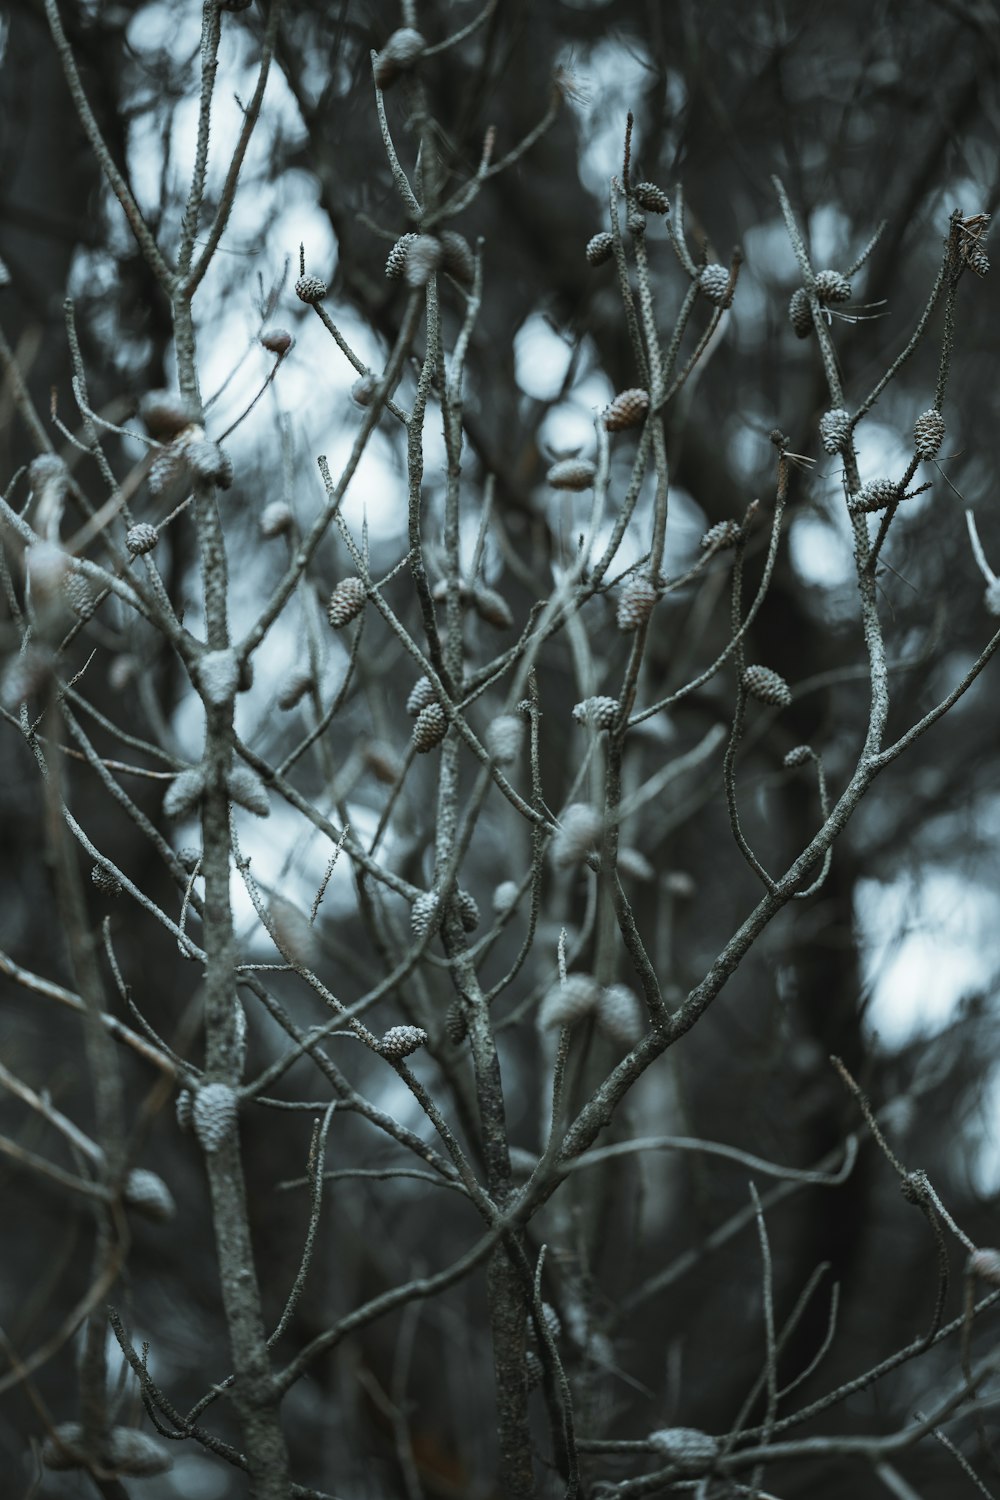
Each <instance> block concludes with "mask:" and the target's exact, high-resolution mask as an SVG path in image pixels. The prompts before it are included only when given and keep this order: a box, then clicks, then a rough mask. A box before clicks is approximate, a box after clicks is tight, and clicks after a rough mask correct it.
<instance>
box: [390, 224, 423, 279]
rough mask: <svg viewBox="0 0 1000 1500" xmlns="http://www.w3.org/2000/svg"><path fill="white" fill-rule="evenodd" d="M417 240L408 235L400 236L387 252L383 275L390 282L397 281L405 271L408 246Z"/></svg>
mask: <svg viewBox="0 0 1000 1500" xmlns="http://www.w3.org/2000/svg"><path fill="white" fill-rule="evenodd" d="M417 238H418V236H417V235H415V234H413V233H410V234H404V235H401V236H400V238H399V239H398V240H397V241H396V243H395V244H394V245H393V247H392V249H391V250H390V251H389V254H388V256H387V257H386V262H385V274H386V276H388V278H389V280H390V281H398V280H399V278H400V277H401V276H402V274H403V272H404V270H405V269H406V257H407V255H408V254H409V253H410V246H411V245H412V244H413V243H414V241H415V240H416V239H417Z"/></svg>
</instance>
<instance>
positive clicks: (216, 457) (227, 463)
mask: <svg viewBox="0 0 1000 1500" xmlns="http://www.w3.org/2000/svg"><path fill="white" fill-rule="evenodd" d="M184 455H185V457H186V458H187V461H188V464H189V465H190V468H191V472H192V473H193V474H195V475H197V477H198V478H199V479H205V480H207V481H208V482H209V483H210V484H215V485H218V487H219V489H220V490H228V489H229V487H230V485H231V484H232V482H233V464H232V459H231V458H230V457H229V454H228V453H224V452H223V450H222V449H221V448H220V447H219V445H218V443H213V442H210V441H209V440H208V438H203V439H202V440H201V441H200V442H197V443H188V444H187V445H186V446H185V449H184Z"/></svg>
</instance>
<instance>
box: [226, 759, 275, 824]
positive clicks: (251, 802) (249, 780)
mask: <svg viewBox="0 0 1000 1500" xmlns="http://www.w3.org/2000/svg"><path fill="white" fill-rule="evenodd" d="M226 791H227V792H228V793H229V796H230V799H231V800H232V801H233V802H235V803H237V805H238V806H240V807H245V808H246V810H247V812H252V813H253V815H254V817H255V818H267V817H270V815H271V804H270V802H269V801H268V800H267V791H266V789H265V787H264V783H263V782H262V781H261V779H260V777H259V776H258V775H257V773H256V771H251V769H250V767H249V766H235V767H234V768H233V770H231V771H230V773H229V775H228V776H227V777H226Z"/></svg>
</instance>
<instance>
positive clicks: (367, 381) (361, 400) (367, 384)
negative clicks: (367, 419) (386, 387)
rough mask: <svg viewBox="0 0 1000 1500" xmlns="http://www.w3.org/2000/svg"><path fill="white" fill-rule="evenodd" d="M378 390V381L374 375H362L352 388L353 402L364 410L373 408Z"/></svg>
mask: <svg viewBox="0 0 1000 1500" xmlns="http://www.w3.org/2000/svg"><path fill="white" fill-rule="evenodd" d="M377 390H378V381H377V380H376V379H375V376H374V375H362V376H361V377H360V379H358V380H356V381H355V382H354V384H353V385H352V386H351V400H352V401H353V402H354V404H355V406H360V407H362V408H364V407H367V406H371V404H372V402H373V401H374V400H375V392H376V391H377Z"/></svg>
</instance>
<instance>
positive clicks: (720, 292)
mask: <svg viewBox="0 0 1000 1500" xmlns="http://www.w3.org/2000/svg"><path fill="white" fill-rule="evenodd" d="M698 286H699V289H700V290H701V292H702V294H703V295H704V296H705V297H707V298H708V300H709V302H714V303H715V305H716V307H726V306H727V305H728V303H729V301H730V296H729V272H728V271H727V270H726V268H725V266H720V265H712V266H704V267H703V268H702V269H701V271H699V273H698Z"/></svg>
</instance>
